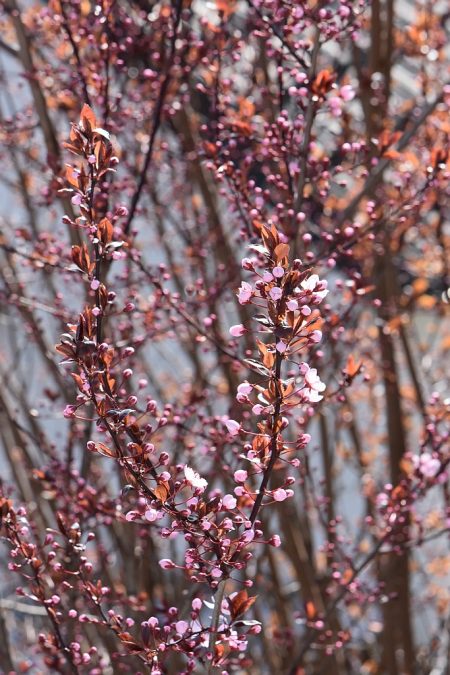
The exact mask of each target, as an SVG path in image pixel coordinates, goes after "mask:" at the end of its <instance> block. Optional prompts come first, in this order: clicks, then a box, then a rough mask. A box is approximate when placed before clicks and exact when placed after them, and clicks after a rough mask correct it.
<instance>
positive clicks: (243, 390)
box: [237, 382, 253, 396]
mask: <svg viewBox="0 0 450 675" xmlns="http://www.w3.org/2000/svg"><path fill="white" fill-rule="evenodd" d="M237 390H238V394H242V395H243V396H248V394H251V392H252V390H253V387H252V385H251V384H250V383H249V382H242V384H240V385H239V386H238V388H237Z"/></svg>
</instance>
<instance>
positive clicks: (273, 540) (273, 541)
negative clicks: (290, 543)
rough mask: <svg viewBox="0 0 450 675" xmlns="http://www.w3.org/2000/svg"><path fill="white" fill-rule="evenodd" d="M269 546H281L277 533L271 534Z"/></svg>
mask: <svg viewBox="0 0 450 675" xmlns="http://www.w3.org/2000/svg"><path fill="white" fill-rule="evenodd" d="M268 543H269V544H270V545H271V546H275V548H278V547H279V546H281V539H280V537H279V535H278V534H273V535H272V536H271V537H270V539H269V542H268Z"/></svg>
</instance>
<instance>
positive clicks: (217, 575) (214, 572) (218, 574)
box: [211, 567, 222, 579]
mask: <svg viewBox="0 0 450 675" xmlns="http://www.w3.org/2000/svg"><path fill="white" fill-rule="evenodd" d="M211 576H212V577H213V578H214V579H220V577H221V576H222V570H220V569H219V568H218V567H213V568H212V570H211Z"/></svg>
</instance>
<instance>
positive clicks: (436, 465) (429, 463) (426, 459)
mask: <svg viewBox="0 0 450 675" xmlns="http://www.w3.org/2000/svg"><path fill="white" fill-rule="evenodd" d="M440 468H441V462H440V461H439V460H438V459H437V457H433V456H432V455H430V453H429V452H424V453H423V454H422V455H421V456H420V471H421V473H422V475H424V476H425V478H434V477H435V476H436V474H437V473H438V472H439V469H440Z"/></svg>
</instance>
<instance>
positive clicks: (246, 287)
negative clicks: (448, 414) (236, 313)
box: [237, 281, 253, 305]
mask: <svg viewBox="0 0 450 675" xmlns="http://www.w3.org/2000/svg"><path fill="white" fill-rule="evenodd" d="M252 293H253V288H252V287H251V285H250V284H249V283H248V282H247V281H243V282H242V284H241V287H240V289H239V291H238V294H237V297H238V300H239V303H240V304H241V305H244V304H245V303H246V302H248V301H249V300H250V298H251V297H252Z"/></svg>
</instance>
